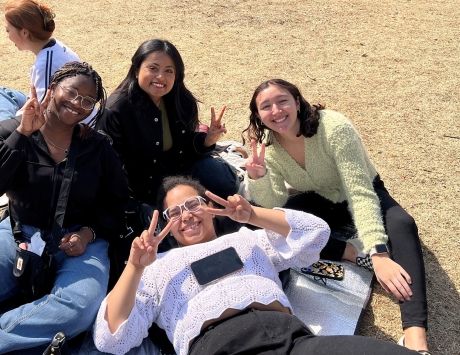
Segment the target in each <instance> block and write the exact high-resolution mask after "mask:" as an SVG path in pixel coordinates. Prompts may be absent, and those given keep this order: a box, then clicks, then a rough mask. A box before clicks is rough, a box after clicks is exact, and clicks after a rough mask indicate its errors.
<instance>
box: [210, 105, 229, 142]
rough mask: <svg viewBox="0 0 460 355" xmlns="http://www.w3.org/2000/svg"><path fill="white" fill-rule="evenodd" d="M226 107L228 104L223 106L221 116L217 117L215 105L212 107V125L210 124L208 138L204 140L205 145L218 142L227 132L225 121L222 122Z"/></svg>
mask: <svg viewBox="0 0 460 355" xmlns="http://www.w3.org/2000/svg"><path fill="white" fill-rule="evenodd" d="M226 108H227V107H226V106H222V108H221V110H220V113H219V116H218V117H217V118H216V112H215V110H214V107H211V125H210V126H209V129H208V133H207V134H206V138H205V140H204V145H205V146H206V147H210V146H211V145H213V144H216V143H217V141H218V140H219V138H220V137H222V136H223V135H224V134H225V133H227V129H226V128H225V123H222V117H223V116H224V112H225V109H226Z"/></svg>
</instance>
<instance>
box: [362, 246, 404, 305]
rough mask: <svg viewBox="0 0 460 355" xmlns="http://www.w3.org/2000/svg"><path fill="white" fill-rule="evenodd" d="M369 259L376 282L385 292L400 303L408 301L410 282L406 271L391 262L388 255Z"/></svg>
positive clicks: (376, 255) (378, 255) (377, 255)
mask: <svg viewBox="0 0 460 355" xmlns="http://www.w3.org/2000/svg"><path fill="white" fill-rule="evenodd" d="M371 258H372V264H373V265H374V272H375V276H376V278H377V281H378V282H379V283H380V285H382V287H383V288H384V289H385V291H387V292H388V293H391V294H393V295H394V296H395V297H396V298H397V299H398V301H400V302H404V301H410V299H411V297H412V290H411V288H410V284H411V283H412V280H411V278H410V275H409V274H408V273H407V272H406V270H404V269H403V268H402V266H400V265H399V264H398V263H396V262H395V261H393V260H392V259H391V258H390V257H389V256H388V254H375V255H372V257H371Z"/></svg>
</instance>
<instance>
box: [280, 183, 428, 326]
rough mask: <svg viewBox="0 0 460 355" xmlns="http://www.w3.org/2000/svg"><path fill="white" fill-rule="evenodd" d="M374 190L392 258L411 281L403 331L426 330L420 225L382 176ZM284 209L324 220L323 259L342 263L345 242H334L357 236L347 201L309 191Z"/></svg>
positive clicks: (292, 200)
mask: <svg viewBox="0 0 460 355" xmlns="http://www.w3.org/2000/svg"><path fill="white" fill-rule="evenodd" d="M374 190H375V192H376V194H377V196H378V198H379V200H380V207H381V209H382V216H383V222H384V225H385V231H386V233H387V235H388V240H389V242H388V244H389V248H390V252H391V258H392V259H393V260H394V261H395V262H397V263H398V264H399V265H401V266H402V267H403V268H404V270H406V271H407V272H408V273H409V275H410V277H411V279H412V284H411V289H412V292H413V296H412V298H411V300H410V301H405V302H401V303H400V309H401V319H402V326H403V329H405V328H408V327H411V326H418V327H425V328H427V317H428V316H427V313H428V311H427V301H426V281H425V266H424V263H423V254H422V248H421V245H420V239H419V236H418V230H417V225H416V224H415V221H414V219H413V218H412V217H411V216H410V215H409V214H408V213H407V212H406V211H405V210H404V209H403V208H402V207H401V206H400V205H399V204H398V203H397V202H396V201H395V200H394V199H393V198H392V197H391V196H390V194H389V192H388V191H387V189H386V188H385V186H384V184H383V181H382V180H380V177H379V176H377V177H376V178H375V180H374ZM285 207H287V208H292V209H297V210H301V211H305V212H309V213H312V214H314V215H316V216H318V217H321V218H323V219H324V220H325V221H326V222H327V223H328V224H329V226H330V227H331V238H330V239H329V242H328V243H327V245H326V247H325V248H324V249H323V251H322V252H321V258H323V259H329V260H341V258H342V255H343V252H344V250H345V245H346V242H345V241H343V240H338V239H335V238H334V236H335V235H352V234H354V233H356V229H355V227H354V224H353V220H352V218H351V215H350V212H349V210H348V205H347V203H346V202H343V203H336V204H334V203H332V202H331V201H329V200H327V199H325V198H324V197H322V196H320V195H318V194H316V193H311V192H309V193H302V194H299V195H296V196H293V197H291V198H290V199H289V200H288V202H287V203H286V205H285Z"/></svg>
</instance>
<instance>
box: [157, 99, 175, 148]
mask: <svg viewBox="0 0 460 355" xmlns="http://www.w3.org/2000/svg"><path fill="white" fill-rule="evenodd" d="M159 109H160V111H161V124H162V127H163V151H164V152H166V151H168V150H170V149H171V148H172V146H173V139H172V135H171V129H170V128H169V118H168V112H167V111H166V107H165V104H164V102H163V100H161V102H160V107H159Z"/></svg>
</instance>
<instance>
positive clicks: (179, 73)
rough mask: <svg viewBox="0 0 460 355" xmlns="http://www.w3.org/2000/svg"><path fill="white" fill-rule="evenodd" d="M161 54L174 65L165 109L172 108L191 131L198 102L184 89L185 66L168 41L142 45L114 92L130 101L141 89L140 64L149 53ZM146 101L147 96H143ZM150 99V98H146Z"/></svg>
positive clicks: (193, 128)
mask: <svg viewBox="0 0 460 355" xmlns="http://www.w3.org/2000/svg"><path fill="white" fill-rule="evenodd" d="M154 52H163V53H165V54H166V55H168V56H169V57H170V58H171V60H172V61H173V63H174V67H175V73H176V74H175V79H174V86H173V88H172V89H171V91H170V92H169V93H167V94H166V95H165V96H164V100H165V103H166V104H167V108H168V109H171V108H173V109H174V110H175V111H176V114H177V117H178V118H179V119H180V120H181V121H183V122H184V123H186V124H188V125H190V128H191V129H192V130H195V129H196V128H197V127H198V123H199V122H198V100H197V99H196V98H195V97H194V96H193V94H192V93H191V92H190V91H189V90H188V89H187V88H186V87H185V84H184V78H185V66H184V62H183V60H182V57H181V55H180V53H179V51H178V50H177V48H176V47H175V46H174V45H173V44H172V43H171V42H169V41H166V40H163V39H152V40H148V41H145V42H144V43H142V44H141V45H140V46H139V48H138V49H137V50H136V52H135V53H134V55H133V57H132V58H131V67H130V68H129V71H128V74H127V75H126V77H125V79H124V80H123V81H122V82H121V83H120V85H119V86H118V87H117V89H116V91H119V92H125V93H126V94H127V95H128V97H129V98H130V99H132V98H133V96H134V95H135V93H136V92H139V90H141V91H142V89H141V88H140V87H139V84H138V81H137V78H136V76H137V74H138V72H139V69H140V67H141V64H142V63H143V62H144V60H145V59H146V58H147V56H149V55H150V54H151V53H154ZM143 97H145V98H146V99H147V95H144V96H143ZM148 99H150V98H148Z"/></svg>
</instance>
